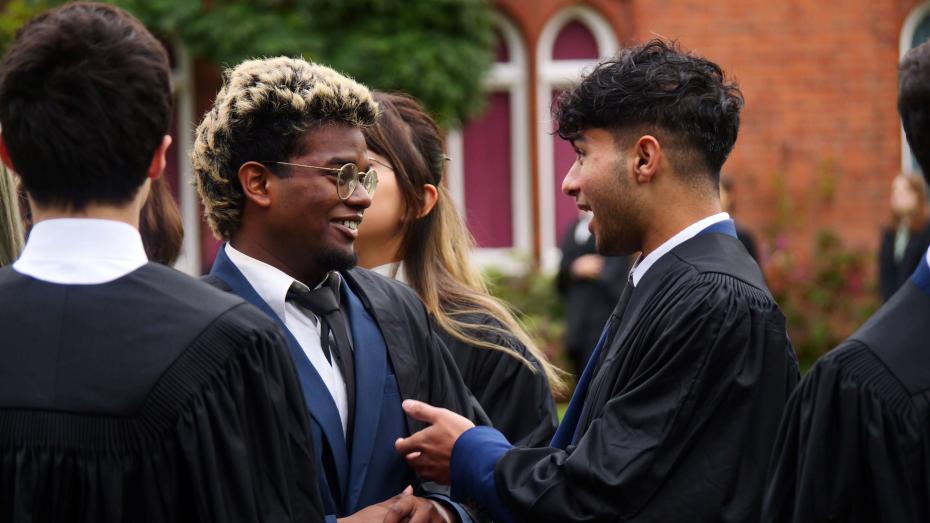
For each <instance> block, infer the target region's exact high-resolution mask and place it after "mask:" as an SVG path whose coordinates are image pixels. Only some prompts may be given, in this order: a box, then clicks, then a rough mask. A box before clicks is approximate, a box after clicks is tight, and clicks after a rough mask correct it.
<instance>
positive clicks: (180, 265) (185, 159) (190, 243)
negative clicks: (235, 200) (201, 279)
mask: <svg viewBox="0 0 930 523" xmlns="http://www.w3.org/2000/svg"><path fill="white" fill-rule="evenodd" d="M174 52H175V58H176V60H175V67H174V69H173V70H172V71H171V78H172V82H173V84H174V91H175V99H176V100H177V108H176V112H175V118H176V122H177V125H176V128H177V130H178V136H177V143H175V144H174V147H176V148H177V149H176V150H177V152H178V154H177V157H178V200H179V202H178V207H179V208H180V211H181V224H182V225H183V226H184V242H183V243H182V244H181V254H180V256H178V260H177V262H175V264H174V267H175V268H176V269H178V270H179V271H182V272H185V273H187V274H190V275H192V276H199V275H200V262H201V260H200V253H201V245H200V223H201V222H200V201H199V198H198V196H197V191H196V190H195V189H194V166H193V163H192V162H191V151H192V149H193V143H194V97H195V92H194V67H193V63H192V61H191V58H190V54H189V53H188V52H187V48H186V47H184V44H183V43H181V42H180V41H175V42H174Z"/></svg>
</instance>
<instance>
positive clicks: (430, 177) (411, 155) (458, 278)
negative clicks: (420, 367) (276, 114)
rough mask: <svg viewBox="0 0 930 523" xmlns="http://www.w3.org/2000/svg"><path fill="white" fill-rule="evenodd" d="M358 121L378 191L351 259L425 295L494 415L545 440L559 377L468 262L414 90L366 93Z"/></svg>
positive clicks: (529, 437)
mask: <svg viewBox="0 0 930 523" xmlns="http://www.w3.org/2000/svg"><path fill="white" fill-rule="evenodd" d="M374 98H375V101H376V102H378V105H379V107H380V109H381V114H380V115H379V117H378V122H377V123H376V124H375V125H374V126H372V127H369V128H366V129H365V139H366V142H367V143H368V149H369V155H370V156H371V158H372V162H373V163H374V165H375V167H376V168H377V169H378V180H379V181H378V197H377V198H374V199H373V200H372V205H371V207H370V208H369V209H368V211H366V213H365V220H364V221H363V222H362V224H361V226H360V227H359V237H358V241H357V242H356V252H358V256H359V265H361V266H362V267H366V268H370V269H375V270H376V271H378V272H381V273H382V274H386V275H388V276H391V277H395V278H398V279H400V280H401V281H403V282H405V283H407V284H408V285H410V286H411V287H413V289H414V290H415V291H417V294H418V295H419V296H420V299H422V300H423V302H424V303H425V304H426V306H427V308H428V309H429V311H430V313H432V315H433V318H434V319H435V321H436V323H437V324H438V326H439V327H440V333H441V336H442V339H443V341H444V342H445V344H446V346H447V347H448V348H449V351H450V352H451V353H452V357H453V358H455V362H456V364H457V365H458V367H459V370H460V371H461V372H462V378H463V379H464V380H465V384H466V385H467V386H468V388H469V389H471V391H472V393H473V394H474V395H475V397H476V398H477V399H478V401H479V402H480V403H481V406H482V407H484V410H485V412H486V413H487V414H488V417H490V418H491V422H492V423H493V425H494V426H495V427H496V428H498V429H499V430H500V431H501V432H503V433H504V434H505V435H507V437H508V438H512V439H513V440H514V441H519V442H522V444H524V445H526V446H539V445H546V444H548V443H549V441H550V440H551V439H552V435H553V434H554V433H555V427H556V424H557V423H558V420H557V417H556V410H555V404H554V403H553V398H552V392H551V391H550V388H554V389H556V390H561V389H562V387H563V385H564V380H563V378H562V376H561V375H560V371H559V370H558V369H556V368H555V367H554V366H553V365H552V364H551V363H549V361H548V360H547V359H546V356H545V355H544V354H543V353H542V351H540V350H539V348H538V347H537V346H536V344H535V343H533V340H531V339H530V337H529V335H528V334H527V333H526V331H525V330H524V329H523V327H522V326H521V325H520V323H519V322H518V321H517V319H516V318H515V317H514V315H513V314H512V313H511V312H510V310H509V309H508V308H507V306H506V305H505V304H504V303H502V302H500V301H499V300H498V299H496V298H494V297H493V296H491V295H490V293H489V292H488V288H487V285H486V284H485V282H484V280H483V279H482V276H481V273H480V272H479V271H478V269H477V268H475V267H474V266H472V263H471V261H470V257H471V255H472V250H473V247H474V244H473V240H472V237H471V234H470V233H469V232H468V229H467V228H466V227H465V224H464V223H463V222H462V218H461V217H460V216H459V213H458V211H457V210H456V209H455V206H454V205H453V203H452V199H451V198H450V197H449V193H448V192H447V191H446V189H445V187H444V186H443V184H442V182H443V177H444V175H445V167H446V163H447V161H448V158H447V157H446V155H445V154H444V144H443V138H442V134H441V131H440V130H439V128H438V127H437V125H436V123H435V122H434V121H433V119H432V118H430V116H429V115H428V114H426V112H425V111H424V110H423V108H422V107H421V106H420V104H419V103H418V102H417V101H415V100H414V99H413V98H410V97H409V96H406V95H400V94H389V93H382V92H375V93H374Z"/></svg>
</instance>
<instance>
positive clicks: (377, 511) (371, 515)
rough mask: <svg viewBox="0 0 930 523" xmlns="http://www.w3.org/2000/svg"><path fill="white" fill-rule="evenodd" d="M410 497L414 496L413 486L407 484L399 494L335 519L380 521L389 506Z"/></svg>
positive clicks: (351, 522)
mask: <svg viewBox="0 0 930 523" xmlns="http://www.w3.org/2000/svg"><path fill="white" fill-rule="evenodd" d="M411 497H414V496H413V487H411V486H408V487H407V488H405V489H404V491H403V492H401V493H400V494H398V495H396V496H394V497H392V498H388V499H386V500H384V501H382V502H381V503H376V504H374V505H370V506H367V507H365V508H363V509H362V510H359V511H358V512H356V513H355V514H352V515H351V516H348V517H345V518H339V519H337V520H336V523H381V522H382V521H384V518H385V517H387V515H388V512H389V511H390V510H391V507H393V506H394V505H395V504H396V503H398V502H400V501H401V500H403V499H406V498H411Z"/></svg>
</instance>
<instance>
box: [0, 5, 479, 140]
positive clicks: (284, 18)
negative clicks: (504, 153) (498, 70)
mask: <svg viewBox="0 0 930 523" xmlns="http://www.w3.org/2000/svg"><path fill="white" fill-rule="evenodd" d="M111 1H112V2H113V3H115V4H118V5H120V6H122V7H124V8H126V9H127V10H129V11H130V12H132V13H133V14H135V15H136V16H138V17H139V19H141V20H142V21H143V22H144V23H145V24H146V26H148V27H149V28H150V29H151V30H152V31H153V32H155V33H157V34H159V35H161V36H162V37H163V38H165V39H167V40H171V41H180V42H182V43H183V44H184V45H185V46H186V47H187V48H188V49H189V50H190V52H191V53H192V54H194V55H196V56H201V57H204V58H207V59H209V60H211V61H213V62H215V63H217V64H220V65H233V64H236V63H238V62H240V61H241V60H243V59H245V58H249V57H259V56H274V55H282V54H284V55H290V56H303V57H305V58H307V59H311V60H314V61H317V62H320V63H324V64H327V65H330V66H332V67H334V68H335V69H337V70H339V71H343V72H345V73H347V74H349V75H350V76H352V77H354V78H356V79H357V80H359V81H361V82H362V83H364V84H366V85H368V86H370V87H374V88H377V89H383V90H398V91H404V92H407V93H410V94H412V95H414V96H416V97H417V98H418V99H420V100H421V101H422V102H423V103H424V105H425V106H426V107H427V109H429V110H430V112H431V113H432V114H433V115H434V116H435V117H436V118H437V119H438V120H439V121H440V122H441V123H442V124H443V125H445V126H447V127H448V126H454V125H457V124H459V123H461V122H463V121H465V120H467V119H468V118H469V117H470V116H473V115H474V114H475V113H476V112H477V111H478V110H480V109H481V107H482V104H483V101H484V94H483V92H482V86H481V80H482V77H483V73H484V71H486V70H487V68H488V67H490V65H491V63H492V60H493V45H494V33H493V30H492V28H491V7H490V5H489V3H488V1H487V0H252V1H244V0H235V1H231V0H227V1H216V0H201V1H198V0H111ZM61 3H62V1H61V0H45V1H40V0H11V1H10V2H8V3H7V4H6V6H5V7H4V8H3V10H2V11H0V45H3V46H4V47H5V46H6V45H7V44H8V43H9V41H10V40H11V39H12V37H13V35H14V33H15V30H16V28H18V27H19V26H20V25H22V23H23V22H25V20H28V18H29V17H30V16H32V15H33V14H35V13H37V12H39V11H41V10H43V9H45V8H47V7H48V6H49V5H57V4H61Z"/></svg>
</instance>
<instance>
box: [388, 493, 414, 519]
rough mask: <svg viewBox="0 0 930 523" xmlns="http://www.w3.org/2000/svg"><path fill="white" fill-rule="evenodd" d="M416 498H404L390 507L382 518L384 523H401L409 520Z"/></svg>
mask: <svg viewBox="0 0 930 523" xmlns="http://www.w3.org/2000/svg"><path fill="white" fill-rule="evenodd" d="M416 500H417V498H416V496H404V497H402V498H401V499H399V500H398V501H397V503H394V504H393V505H391V507H390V508H389V509H388V511H387V514H385V516H384V523H401V522H402V521H404V520H406V519H407V518H409V517H410V516H411V515H412V514H413V511H414V509H415V508H416V506H417V503H416Z"/></svg>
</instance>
